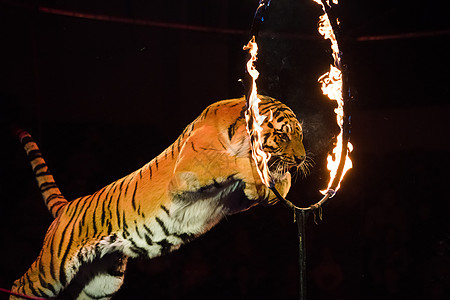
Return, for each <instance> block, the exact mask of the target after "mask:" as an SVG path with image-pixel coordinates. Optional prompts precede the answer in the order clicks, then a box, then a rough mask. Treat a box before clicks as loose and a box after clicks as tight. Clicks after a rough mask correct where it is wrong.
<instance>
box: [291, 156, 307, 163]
mask: <svg viewBox="0 0 450 300" xmlns="http://www.w3.org/2000/svg"><path fill="white" fill-rule="evenodd" d="M294 159H295V163H296V164H297V165H301V164H302V163H303V162H304V161H305V159H306V156H304V155H302V156H295V158H294Z"/></svg>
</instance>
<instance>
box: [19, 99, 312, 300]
mask: <svg viewBox="0 0 450 300" xmlns="http://www.w3.org/2000/svg"><path fill="white" fill-rule="evenodd" d="M259 99H260V101H261V102H260V103H259V110H260V114H261V115H266V116H268V117H266V118H265V119H264V121H263V123H262V125H261V127H262V140H263V149H264V151H266V152H267V153H269V154H270V155H271V158H270V160H269V163H268V165H269V171H270V175H271V178H272V180H273V182H274V186H275V188H276V189H277V190H278V191H279V193H280V194H281V195H282V196H284V197H285V196H286V195H287V193H288V191H289V189H290V187H291V172H292V169H294V171H298V170H299V168H301V167H302V166H303V164H304V162H305V159H306V154H305V148H304V146H303V131H302V124H301V123H300V122H299V121H298V119H297V117H296V115H295V114H294V112H293V111H292V110H291V109H290V108H289V107H288V106H286V105H285V104H283V103H282V102H280V101H278V100H275V99H274V98H271V97H268V96H262V95H261V96H259ZM245 112H246V101H245V97H241V98H235V99H228V100H221V101H218V102H215V103H213V104H211V105H209V106H208V107H207V108H206V109H205V110H204V111H203V112H202V113H201V114H200V115H199V116H198V117H197V118H196V119H195V120H194V121H193V122H192V123H190V124H189V125H188V126H187V127H186V128H185V129H184V131H183V132H182V133H181V135H180V136H179V137H178V138H177V140H176V141H175V142H174V143H173V144H172V145H170V146H169V147H168V148H166V149H165V150H164V151H163V152H162V153H161V154H159V155H158V156H157V157H155V158H154V159H152V160H151V161H150V162H148V163H146V164H145V165H144V166H143V167H141V168H140V169H138V170H136V171H134V172H133V173H131V174H129V175H127V176H125V177H123V178H121V179H119V180H117V181H114V182H112V183H111V184H109V185H107V186H105V187H103V188H102V189H100V190H98V191H97V192H95V193H93V194H92V195H87V196H83V197H79V198H77V199H74V200H71V201H68V200H67V199H66V198H65V197H64V196H63V195H62V193H61V191H60V190H59V188H58V187H57V185H56V183H55V180H54V178H53V175H52V174H51V173H50V171H49V168H48V166H47V164H46V162H45V161H44V159H43V157H42V153H41V152H40V150H39V148H38V146H37V144H36V143H35V142H34V141H33V139H32V137H31V135H30V134H29V133H28V132H26V131H24V130H21V129H19V130H17V131H16V135H17V136H18V138H19V140H20V142H21V143H22V145H23V147H24V149H25V152H26V154H27V157H28V159H29V161H30V164H31V167H32V169H33V172H34V175H35V178H36V180H37V183H38V186H39V189H40V191H41V194H42V197H43V198H44V202H45V205H46V206H47V208H48V210H49V212H50V213H51V215H52V216H53V217H54V220H53V222H52V223H51V225H50V226H49V228H48V230H47V233H46V235H45V237H44V241H43V246H42V249H41V251H40V253H39V256H38V257H37V259H36V260H35V261H34V262H33V264H32V265H31V267H30V268H29V269H28V270H27V271H26V273H25V274H24V275H23V276H22V277H21V278H19V279H17V280H16V281H15V282H14V284H13V287H12V289H11V291H12V292H13V293H16V295H17V294H18V295H27V296H31V297H39V298H58V299H110V298H111V297H112V296H113V295H114V294H115V293H116V292H117V291H118V290H119V289H120V287H121V285H122V283H123V281H124V275H125V269H126V264H127V260H128V258H135V257H146V258H154V257H157V256H161V255H164V254H167V253H169V252H171V251H174V250H176V249H178V248H179V247H180V246H181V245H182V244H185V243H187V242H189V241H191V240H193V239H194V238H196V237H198V236H199V235H201V234H203V233H205V232H207V231H208V230H210V229H211V228H212V227H213V226H214V225H216V224H217V223H218V222H219V221H220V220H221V219H223V218H224V217H226V216H228V215H232V214H235V213H238V212H242V211H245V210H248V209H249V208H251V207H254V206H256V205H258V204H261V205H272V204H274V203H276V202H277V201H278V200H277V198H276V196H275V195H274V193H273V192H272V190H271V189H269V188H268V187H267V186H266V185H264V184H263V182H262V180H261V178H260V176H259V174H258V172H257V169H256V165H255V162H254V160H253V158H252V156H251V142H250V136H249V134H248V132H247V126H246V120H245ZM10 299H19V298H18V296H14V295H11V296H10ZM20 299H21V298H20Z"/></svg>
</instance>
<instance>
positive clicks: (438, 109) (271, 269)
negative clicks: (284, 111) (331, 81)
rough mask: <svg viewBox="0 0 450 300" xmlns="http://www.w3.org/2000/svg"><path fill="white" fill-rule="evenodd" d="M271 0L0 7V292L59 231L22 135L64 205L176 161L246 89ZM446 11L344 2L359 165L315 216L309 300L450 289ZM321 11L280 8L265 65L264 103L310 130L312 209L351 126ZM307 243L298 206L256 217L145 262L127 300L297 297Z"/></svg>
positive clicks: (306, 197) (275, 7)
mask: <svg viewBox="0 0 450 300" xmlns="http://www.w3.org/2000/svg"><path fill="white" fill-rule="evenodd" d="M257 2H258V1H256V0H252V1H250V0H230V1H226V0H176V1H143V0H142V1H137V0H122V1H119V0H117V1H61V0H60V1H51V0H49V1H25V0H24V1H7V0H1V1H0V39H1V41H0V97H1V103H0V113H1V114H0V116H1V122H2V127H1V136H0V143H1V156H0V168H1V169H0V179H1V180H0V194H1V198H0V199H1V205H0V222H1V223H0V243H1V250H0V251H1V252H0V255H1V256H0V257H1V258H0V287H2V288H9V287H10V286H11V284H12V282H13V281H14V280H15V279H17V278H19V277H20V276H22V274H23V273H24V272H25V271H26V269H27V268H28V267H29V265H30V264H31V263H32V262H33V261H34V259H35V258H36V256H37V255H38V252H39V250H40V248H41V243H42V239H43V237H44V234H45V231H46V229H47V227H48V226H49V224H50V222H51V217H50V215H49V214H48V213H47V211H46V209H45V207H44V205H43V203H42V200H41V198H40V195H39V192H38V189H37V186H36V184H35V182H34V179H33V176H32V173H31V169H30V167H29V165H28V162H27V160H26V157H25V155H24V152H23V150H22V149H21V147H20V146H19V145H18V143H17V142H16V141H15V139H14V138H13V137H11V136H10V135H8V133H7V130H6V125H7V124H8V123H9V122H11V121H19V122H20V123H21V124H22V125H23V126H24V127H25V128H26V129H27V130H29V131H30V132H31V133H32V134H33V136H34V137H35V139H36V141H37V142H38V143H39V145H40V147H41V150H42V152H43V153H44V156H45V158H46V160H47V162H48V164H49V165H50V168H51V170H52V171H53V173H54V175H55V178H56V180H57V182H58V183H59V186H60V188H61V190H62V191H63V193H64V194H65V195H66V197H68V198H69V199H73V198H76V197H78V196H82V195H85V194H90V193H93V192H94V191H96V190H97V189H99V188H100V187H102V186H104V185H106V184H108V183H110V182H112V181H114V180H116V179H118V178H120V177H122V176H124V175H126V174H128V173H130V172H132V171H134V170H135V169H137V168H139V167H141V166H142V165H143V164H145V163H146V162H148V161H149V160H151V159H152V158H153V157H155V156H156V155H157V154H158V153H160V152H161V151H163V150H164V149H165V148H166V147H167V146H169V145H170V144H171V143H172V142H173V141H174V140H175V139H176V137H177V136H178V134H179V133H180V132H181V131H182V129H183V128H184V126H186V125H187V124H188V123H189V122H191V121H192V120H193V119H194V118H195V117H196V116H197V115H198V114H199V113H200V112H201V111H202V110H203V109H204V108H205V107H206V106H207V105H209V104H210V103H212V102H214V101H217V100H220V99H226V98H232V97H238V96H241V95H242V94H243V89H242V86H241V85H240V83H239V82H238V79H240V78H242V76H243V70H244V63H245V58H246V57H245V53H244V51H242V46H243V45H244V44H246V43H247V41H248V36H247V33H246V32H248V30H249V28H250V24H251V21H252V16H253V12H254V10H255V8H256V6H257ZM445 2H446V1H443V0H442V1H434V2H431V1H357V0H346V1H345V0H342V4H341V8H340V15H341V22H342V26H343V30H344V33H345V45H343V46H344V47H345V48H344V49H345V50H344V51H345V55H346V58H347V61H348V64H349V66H350V71H351V85H352V87H353V91H354V94H355V96H356V97H355V98H356V101H355V102H354V103H353V105H352V111H353V132H352V142H353V144H354V146H355V150H354V152H353V153H352V159H353V162H354V169H353V170H351V171H350V172H349V174H348V175H347V176H346V178H345V180H344V182H343V183H342V187H341V190H340V191H339V192H338V194H337V196H336V197H335V198H333V199H332V200H331V201H330V202H329V203H328V204H327V205H326V206H325V207H324V210H323V221H322V222H320V221H319V222H318V224H315V223H314V220H313V218H310V219H309V220H308V222H307V285H308V295H309V299H449V297H450V291H449V286H450V254H449V252H450V234H449V232H450V228H449V227H450V225H449V222H448V217H449V209H450V206H449V196H448V191H449V185H448V180H449V176H448V175H447V173H446V172H448V170H449V167H450V164H449V162H450V158H449V155H450V142H449V137H450V134H449V129H450V126H449V113H450V104H449V102H448V100H449V96H450V92H449V80H450V76H449V67H450V59H449V53H450V43H449V42H450V24H449V23H450V21H449V17H448V12H446V11H445V9H444V3H445ZM46 8H57V9H61V10H63V11H66V12H81V13H85V14H91V17H92V16H94V17H95V16H98V15H103V16H114V17H123V18H125V19H123V20H122V21H124V20H125V21H126V20H151V21H158V22H162V23H164V24H165V23H172V24H173V23H175V24H186V25H198V26H204V27H208V28H227V29H233V30H236V31H235V32H232V33H225V32H206V31H195V30H188V29H187V28H184V29H182V28H178V29H170V28H167V26H166V25H167V24H166V25H164V24H162V25H164V26H162V27H155V26H149V24H147V25H137V24H132V23H130V22H129V23H124V22H114V21H100V20H93V19H92V18H90V19H89V18H77V17H71V16H63V15H60V14H59V15H58V14H54V13H48V12H46V11H48V10H46ZM320 14H321V9H320V6H318V5H316V4H315V3H313V2H312V1H311V0H304V1H288V0H274V1H272V5H271V7H270V9H269V11H268V15H267V18H266V21H265V23H264V24H263V26H262V28H261V34H262V36H261V39H260V43H259V44H260V45H259V46H260V49H261V50H260V55H259V62H258V65H257V67H258V70H259V71H260V72H261V76H260V80H259V82H258V83H259V85H258V87H259V91H260V93H263V94H268V95H271V96H274V97H276V98H278V99H280V100H282V101H283V102H284V103H286V104H288V105H289V106H291V107H292V108H293V109H294V110H295V112H296V113H297V115H298V117H299V118H300V119H302V120H303V121H304V130H305V133H306V134H305V135H306V136H305V146H306V147H307V148H308V150H309V152H310V155H311V157H312V158H313V159H314V161H315V166H314V167H313V168H312V170H311V173H310V175H309V176H308V177H307V178H302V176H299V178H298V179H297V182H296V183H295V184H294V185H293V188H292V190H291V192H290V194H289V197H288V198H289V199H290V200H292V201H293V202H294V203H296V204H298V205H305V206H306V205H308V204H310V203H312V202H315V201H317V200H318V199H319V198H320V194H319V193H318V190H319V189H323V188H325V186H326V182H327V180H328V179H327V174H326V168H325V156H326V153H327V152H328V151H329V150H330V148H331V147H332V140H333V136H335V135H336V133H337V128H335V126H334V123H333V122H334V116H333V107H334V105H333V103H331V102H329V101H328V100H327V99H326V98H325V97H324V96H322V95H321V91H320V87H319V85H318V84H317V78H318V77H319V76H320V75H321V74H323V73H324V72H326V71H327V69H328V66H329V64H330V63H331V57H330V51H329V45H328V43H327V42H324V41H323V40H322V39H321V37H320V36H319V35H318V33H317V31H316V24H317V20H318V16H319V15H320ZM370 37H371V38H370ZM297 247H298V244H297V236H296V225H295V224H294V223H293V216H292V215H291V213H290V212H288V211H287V210H286V209H284V208H283V207H282V206H280V205H277V206H274V207H265V208H263V207H258V208H254V209H252V210H250V211H248V212H245V213H242V214H240V215H234V216H232V217H229V218H227V219H226V220H224V221H223V222H221V224H219V225H218V226H216V227H215V228H214V229H213V230H211V231H210V232H208V233H207V234H205V235H204V236H202V237H200V238H199V239H197V240H195V241H193V242H192V243H190V244H188V245H186V246H183V247H182V248H181V249H180V250H179V251H177V252H174V253H172V254H169V255H167V256H165V257H161V258H157V259H153V260H145V259H134V260H132V261H131V262H130V263H129V267H128V271H127V276H126V278H125V283H124V285H123V287H122V289H121V290H120V292H119V293H118V294H117V295H116V296H115V298H114V299H193V298H194V297H203V296H207V297H209V298H215V299H297V298H298V296H297V295H298V266H297ZM0 299H6V296H5V295H4V294H0Z"/></svg>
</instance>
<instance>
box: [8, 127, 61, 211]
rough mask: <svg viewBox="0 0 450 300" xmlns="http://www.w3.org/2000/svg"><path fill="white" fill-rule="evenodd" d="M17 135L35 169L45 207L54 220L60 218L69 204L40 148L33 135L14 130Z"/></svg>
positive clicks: (17, 129)
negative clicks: (62, 210)
mask: <svg viewBox="0 0 450 300" xmlns="http://www.w3.org/2000/svg"><path fill="white" fill-rule="evenodd" d="M14 133H15V135H16V136H17V137H18V138H19V140H20V142H21V144H22V146H23V147H24V148H25V151H26V153H27V157H28V160H29V161H30V164H31V167H32V168H33V172H34V176H35V178H36V181H37V183H38V186H39V190H40V191H41V194H42V197H43V198H44V202H45V205H46V206H47V208H48V210H49V212H50V213H51V214H52V216H53V217H54V218H56V217H57V216H58V214H59V213H60V212H61V209H62V208H63V207H64V206H65V205H66V204H67V203H68V201H67V200H66V198H64V196H63V195H62V194H61V191H60V190H59V188H58V186H57V185H56V183H55V180H54V179H53V175H52V174H51V173H50V171H49V169H48V166H47V163H46V162H45V160H44V158H43V157H42V154H41V151H40V150H39V147H38V146H37V144H36V143H35V142H34V140H33V138H32V137H31V135H30V134H29V133H28V132H26V131H24V130H22V129H19V128H16V129H15V130H14Z"/></svg>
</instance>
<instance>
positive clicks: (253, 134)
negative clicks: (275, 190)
mask: <svg viewBox="0 0 450 300" xmlns="http://www.w3.org/2000/svg"><path fill="white" fill-rule="evenodd" d="M244 50H248V51H249V53H250V59H249V60H248V62H247V72H248V74H250V76H251V77H252V89H251V93H250V96H249V97H248V99H247V101H248V107H247V110H246V112H245V121H246V123H247V131H248V134H249V135H250V142H251V150H252V157H253V160H254V161H255V164H256V166H257V168H256V170H257V171H258V174H259V177H260V178H261V181H262V182H263V183H264V184H265V185H266V186H267V187H270V186H271V182H272V179H271V177H270V173H269V167H268V166H267V163H268V162H269V159H270V153H266V152H265V151H264V150H263V144H262V138H261V133H262V127H261V125H262V123H263V121H264V120H265V118H266V116H261V115H260V114H259V107H258V105H259V102H261V100H260V99H259V98H258V91H257V87H256V79H258V76H259V72H258V70H256V68H255V65H254V63H255V61H256V59H257V55H258V45H257V44H256V42H255V37H254V36H253V37H252V38H251V40H250V41H249V42H248V44H247V45H246V46H244Z"/></svg>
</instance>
